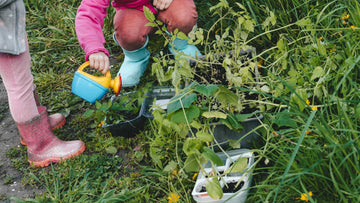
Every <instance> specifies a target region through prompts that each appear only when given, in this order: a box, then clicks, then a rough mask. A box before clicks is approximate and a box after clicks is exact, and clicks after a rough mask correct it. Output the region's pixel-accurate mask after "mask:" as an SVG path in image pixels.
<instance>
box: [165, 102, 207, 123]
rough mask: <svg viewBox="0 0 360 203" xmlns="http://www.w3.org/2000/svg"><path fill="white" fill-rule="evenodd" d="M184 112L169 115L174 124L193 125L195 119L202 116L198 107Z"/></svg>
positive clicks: (192, 107) (179, 111)
mask: <svg viewBox="0 0 360 203" xmlns="http://www.w3.org/2000/svg"><path fill="white" fill-rule="evenodd" d="M184 111H185V113H184ZM184 111H183V110H182V109H180V110H178V111H177V112H175V113H173V114H171V115H169V116H171V118H170V120H171V121H172V122H174V123H187V122H189V123H191V122H192V120H193V119H195V118H197V117H199V115H200V110H199V108H198V107H196V106H191V107H190V108H187V109H184ZM185 116H186V118H185Z"/></svg>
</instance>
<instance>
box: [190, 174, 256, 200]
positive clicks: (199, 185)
mask: <svg viewBox="0 0 360 203" xmlns="http://www.w3.org/2000/svg"><path fill="white" fill-rule="evenodd" d="M251 180H252V176H251V175H249V174H244V175H243V176H233V177H223V178H222V179H221V180H220V186H221V188H222V189H223V196H222V198H221V199H213V198H211V197H210V196H209V194H208V193H207V191H206V184H207V182H208V179H200V180H199V181H197V182H196V183H195V186H194V189H193V191H192V192H191V195H192V196H193V199H194V200H195V201H196V202H197V203H222V202H227V203H243V202H245V201H246V199H247V195H248V190H249V187H250V185H251ZM235 186H237V187H236V188H235Z"/></svg>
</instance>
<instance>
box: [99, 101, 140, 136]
mask: <svg viewBox="0 0 360 203" xmlns="http://www.w3.org/2000/svg"><path fill="white" fill-rule="evenodd" d="M115 100H116V97H115V95H114V96H112V98H111V101H112V102H114V101H115ZM144 111H145V107H144V105H141V107H140V110H139V112H138V114H137V116H136V117H135V118H133V119H129V120H125V121H121V122H118V123H107V120H106V118H105V120H104V124H103V127H105V128H108V129H109V130H110V132H111V135H112V136H121V137H126V138H130V137H134V136H135V135H136V134H137V133H138V132H139V131H140V130H141V129H143V127H144V124H145V121H146V118H144V117H143V116H142V115H143V114H144Z"/></svg>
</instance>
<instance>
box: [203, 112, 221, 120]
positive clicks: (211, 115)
mask: <svg viewBox="0 0 360 203" xmlns="http://www.w3.org/2000/svg"><path fill="white" fill-rule="evenodd" d="M202 116H203V117H205V118H222V119H226V114H224V113H223V112H220V111H206V112H203V113H202Z"/></svg>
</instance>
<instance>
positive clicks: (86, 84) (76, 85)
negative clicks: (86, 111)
mask: <svg viewBox="0 0 360 203" xmlns="http://www.w3.org/2000/svg"><path fill="white" fill-rule="evenodd" d="M89 65H90V62H89V61H87V62H85V63H83V64H82V65H81V66H80V67H79V69H78V70H77V71H76V72H75V75H74V78H73V81H72V86H71V91H72V92H73V93H74V94H75V95H77V96H79V97H81V98H83V99H84V100H86V101H88V102H90V103H92V104H93V103H94V102H95V101H96V100H100V99H101V98H102V97H103V96H104V95H105V93H106V92H108V91H109V89H110V88H111V89H113V90H114V92H115V94H116V96H117V95H118V94H119V92H120V90H121V77H120V75H119V76H117V77H115V78H114V79H113V80H112V79H111V75H110V71H108V72H107V73H106V75H105V76H94V75H91V74H89V73H86V72H84V71H83V70H84V68H85V67H87V66H89Z"/></svg>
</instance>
